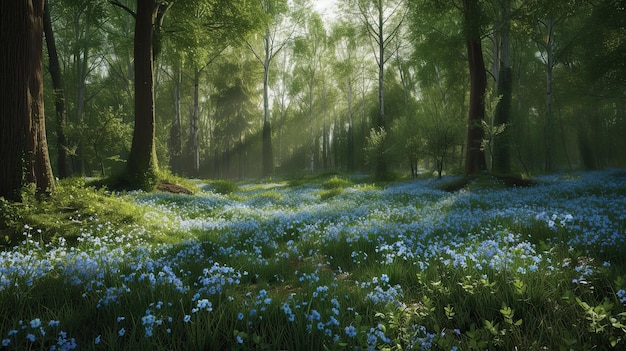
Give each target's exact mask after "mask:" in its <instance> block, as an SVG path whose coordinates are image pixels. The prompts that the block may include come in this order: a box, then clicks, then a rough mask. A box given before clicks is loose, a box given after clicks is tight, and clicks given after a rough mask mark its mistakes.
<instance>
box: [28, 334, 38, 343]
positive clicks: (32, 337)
mask: <svg viewBox="0 0 626 351" xmlns="http://www.w3.org/2000/svg"><path fill="white" fill-rule="evenodd" d="M26 339H28V341H30V342H35V340H37V338H36V337H35V335H33V334H31V333H28V334H27V335H26Z"/></svg>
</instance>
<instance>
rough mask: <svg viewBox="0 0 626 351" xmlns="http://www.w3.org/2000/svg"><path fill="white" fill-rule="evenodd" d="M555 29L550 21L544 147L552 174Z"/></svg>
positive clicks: (547, 42)
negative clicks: (553, 32)
mask: <svg viewBox="0 0 626 351" xmlns="http://www.w3.org/2000/svg"><path fill="white" fill-rule="evenodd" d="M553 27H554V21H553V20H552V19H549V20H548V22H547V24H546V31H547V32H548V34H547V38H546V56H547V67H546V68H547V70H546V117H545V121H544V126H543V130H544V145H545V153H546V155H545V165H544V166H545V171H546V172H550V171H551V170H552V134H553V129H554V128H553V124H554V123H553V122H552V120H553V112H552V101H553V98H552V82H553V80H554V78H553V69H554V52H553V49H554V43H553V41H552V30H553Z"/></svg>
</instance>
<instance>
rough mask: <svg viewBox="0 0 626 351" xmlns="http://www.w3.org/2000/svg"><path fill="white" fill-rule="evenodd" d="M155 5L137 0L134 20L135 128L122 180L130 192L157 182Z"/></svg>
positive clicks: (156, 6)
mask: <svg viewBox="0 0 626 351" xmlns="http://www.w3.org/2000/svg"><path fill="white" fill-rule="evenodd" d="M158 12H159V3H157V2H156V1H155V0H138V1H137V12H136V17H135V39H134V51H133V52H134V57H135V64H134V68H135V70H134V71H135V127H134V129H133V141H132V144H131V148H130V154H129V156H128V163H127V164H126V172H125V175H124V176H125V180H126V181H127V182H128V185H129V186H130V187H131V188H136V189H144V190H151V189H153V188H154V186H155V185H156V182H157V178H158V175H157V173H158V169H159V168H158V163H157V157H156V146H155V136H154V134H155V124H154V123H155V114H154V68H153V67H154V56H153V43H154V40H153V27H154V26H155V23H156V20H157V14H158Z"/></svg>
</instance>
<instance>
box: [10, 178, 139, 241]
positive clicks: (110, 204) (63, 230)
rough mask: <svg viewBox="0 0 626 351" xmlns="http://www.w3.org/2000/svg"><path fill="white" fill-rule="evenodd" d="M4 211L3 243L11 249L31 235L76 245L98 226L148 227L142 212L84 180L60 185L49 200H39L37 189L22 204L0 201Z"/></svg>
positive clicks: (30, 190)
mask: <svg viewBox="0 0 626 351" xmlns="http://www.w3.org/2000/svg"><path fill="white" fill-rule="evenodd" d="M0 210H1V211H0V213H1V214H0V230H2V233H3V237H2V238H0V240H1V241H0V243H1V244H2V245H7V246H8V245H11V246H12V245H17V244H18V243H20V242H21V241H22V240H23V239H24V234H27V233H30V234H34V235H36V236H37V239H38V240H41V241H43V242H49V241H52V240H55V239H57V238H60V237H63V238H65V239H68V240H69V241H73V240H75V239H76V238H77V237H78V236H79V235H80V234H81V232H82V230H83V229H84V228H85V227H86V226H90V225H93V224H94V223H98V222H102V223H105V222H106V223H110V224H113V225H116V226H120V227H123V226H131V225H133V224H136V223H144V222H143V220H142V214H143V210H142V209H141V208H139V207H137V206H135V205H133V204H132V203H129V202H128V201H125V200H123V199H121V198H119V197H116V196H112V195H111V194H110V193H109V192H107V191H106V190H105V189H104V188H102V189H99V190H96V189H95V188H93V187H86V186H85V182H84V179H82V178H69V179H64V180H61V181H59V184H58V186H57V189H56V191H55V193H54V194H52V195H50V196H49V197H45V198H42V197H37V196H36V195H35V193H34V190H33V189H30V188H29V189H25V190H24V191H23V194H22V202H18V203H12V202H8V201H6V200H4V199H0Z"/></svg>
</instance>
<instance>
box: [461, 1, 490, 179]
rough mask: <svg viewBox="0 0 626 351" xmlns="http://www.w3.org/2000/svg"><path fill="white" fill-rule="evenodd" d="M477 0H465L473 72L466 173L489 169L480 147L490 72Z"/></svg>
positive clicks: (471, 70) (468, 50)
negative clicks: (487, 65)
mask: <svg viewBox="0 0 626 351" xmlns="http://www.w3.org/2000/svg"><path fill="white" fill-rule="evenodd" d="M479 6H480V5H479V4H478V0H464V1H463V8H464V17H465V18H464V20H465V38H466V45H467V56H468V63H469V73H470V102H469V116H468V123H467V148H466V153H465V175H472V174H478V173H480V172H482V171H484V170H486V169H487V162H486V160H485V152H484V150H482V149H481V142H482V139H483V137H484V131H483V127H482V121H483V120H484V119H485V91H486V89H487V72H486V70H485V62H484V58H483V52H482V44H481V39H480V8H479Z"/></svg>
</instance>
